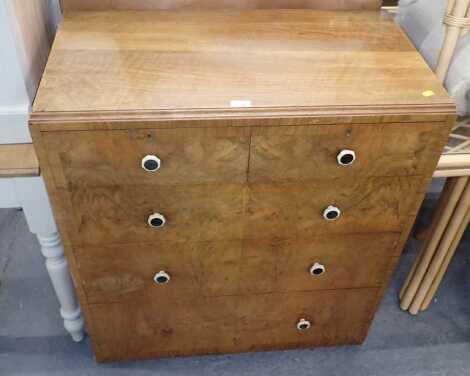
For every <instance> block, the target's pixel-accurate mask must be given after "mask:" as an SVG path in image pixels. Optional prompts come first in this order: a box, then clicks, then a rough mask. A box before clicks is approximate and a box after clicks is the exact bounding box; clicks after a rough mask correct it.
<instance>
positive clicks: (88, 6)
mask: <svg viewBox="0 0 470 376" xmlns="http://www.w3.org/2000/svg"><path fill="white" fill-rule="evenodd" d="M61 5H62V9H63V10H64V11H68V10H110V9H117V10H157V9H178V8H206V9H207V8H219V9H220V8H237V9H258V8H264V9H279V8H292V9H328V10H353V9H354V10H378V9H380V6H381V5H382V1H381V0H100V1H96V0H61Z"/></svg>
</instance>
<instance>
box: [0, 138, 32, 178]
mask: <svg viewBox="0 0 470 376" xmlns="http://www.w3.org/2000/svg"><path fill="white" fill-rule="evenodd" d="M38 175H39V162H38V158H37V156H36V152H35V151H34V146H33V144H7V145H0V177H15V176H38Z"/></svg>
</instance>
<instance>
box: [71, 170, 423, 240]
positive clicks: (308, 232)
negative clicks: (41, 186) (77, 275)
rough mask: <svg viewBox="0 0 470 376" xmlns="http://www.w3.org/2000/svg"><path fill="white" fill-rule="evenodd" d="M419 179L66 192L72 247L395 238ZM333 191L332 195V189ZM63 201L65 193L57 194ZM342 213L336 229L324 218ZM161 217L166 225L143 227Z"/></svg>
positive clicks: (79, 188)
mask: <svg viewBox="0 0 470 376" xmlns="http://www.w3.org/2000/svg"><path fill="white" fill-rule="evenodd" d="M419 182H420V178H415V177H410V178H408V177H384V178H368V179H349V180H341V181H340V180H338V181H318V182H317V181H310V182H303V183H282V184H281V183H278V184H274V183H267V184H264V183H263V184H261V183H260V184H249V185H238V184H219V185H191V186H159V187H152V186H149V185H145V186H144V185H142V186H137V185H135V186H111V187H87V186H85V185H76V186H71V187H70V201H71V204H72V208H73V209H72V210H73V212H74V219H75V226H74V228H72V229H71V230H72V236H73V241H74V242H75V243H76V244H107V243H132V242H155V241H173V242H176V241H209V240H229V239H243V238H248V239H258V238H272V237H279V238H292V237H309V236H315V235H318V234H327V233H343V234H344V233H363V232H388V231H401V229H402V222H403V221H404V220H405V219H407V218H408V216H409V215H411V214H413V213H412V212H411V211H410V207H411V205H412V204H413V203H414V201H413V200H414V197H415V195H416V190H417V189H418V188H419ZM332 187H335V188H334V189H332ZM63 193H64V195H67V193H66V192H63ZM329 205H336V206H338V207H339V208H340V209H341V210H342V215H341V217H340V218H339V219H338V220H337V221H334V222H329V221H326V220H325V219H324V218H323V210H324V209H325V208H326V207H328V206H329ZM153 213H160V214H162V215H164V216H165V218H166V220H167V223H166V224H165V226H164V227H162V228H159V229H152V228H150V227H149V226H148V225H147V219H148V216H149V215H151V214H153Z"/></svg>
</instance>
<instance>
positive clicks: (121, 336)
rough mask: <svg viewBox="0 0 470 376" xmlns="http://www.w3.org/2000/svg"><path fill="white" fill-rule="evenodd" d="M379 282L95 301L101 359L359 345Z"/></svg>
mask: <svg viewBox="0 0 470 376" xmlns="http://www.w3.org/2000/svg"><path fill="white" fill-rule="evenodd" d="M377 292H378V290H377V289H362V290H355V289H353V290H328V291H316V292H296V293H289V294H286V293H277V294H261V295H248V296H225V297H210V298H201V297H194V296H183V295H178V296H176V297H173V298H172V299H161V298H158V297H156V296H153V295H152V294H142V295H141V296H140V297H138V298H135V299H133V300H124V301H120V302H116V303H111V304H91V305H89V307H88V312H89V315H90V318H91V320H90V321H91V322H93V323H95V325H94V327H93V331H92V333H93V334H92V335H93V343H94V347H95V352H96V357H97V359H98V360H99V361H112V360H125V359H137V358H140V359H142V358H151V357H156V356H158V357H163V356H165V357H166V356H179V355H196V354H208V353H228V352H243V351H254V350H268V349H286V348H297V347H307V346H317V345H318V346H319V345H321V346H327V345H341V344H358V343H360V342H362V340H363V339H364V337H365V335H366V330H367V326H368V324H369V320H370V315H371V314H372V310H373V309H374V304H375V299H376V295H377Z"/></svg>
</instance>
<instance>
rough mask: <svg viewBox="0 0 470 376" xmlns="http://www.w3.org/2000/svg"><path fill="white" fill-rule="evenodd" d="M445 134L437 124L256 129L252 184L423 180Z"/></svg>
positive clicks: (253, 139) (253, 135)
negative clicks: (411, 177) (377, 178)
mask: <svg viewBox="0 0 470 376" xmlns="http://www.w3.org/2000/svg"><path fill="white" fill-rule="evenodd" d="M443 131H445V129H444V127H439V126H436V125H435V124H374V125H348V124H344V125H334V124H331V125H320V126H302V127H275V128H274V127H273V128H255V129H253V133H252V140H251V153H250V172H249V181H250V182H269V181H306V180H318V179H320V180H323V179H334V178H346V177H362V178H363V177H368V176H405V175H420V174H422V173H423V171H424V168H425V167H426V166H427V165H428V164H427V162H426V161H428V160H429V159H433V158H434V157H435V151H436V146H434V147H433V146H432V145H433V144H436V142H439V140H441V139H442V137H443ZM341 151H345V152H346V151H352V152H354V153H353V154H351V153H349V152H347V153H342V154H341V155H340V153H341ZM341 156H342V159H340V160H341V163H343V164H340V163H339V162H338V157H341ZM348 163H350V164H348Z"/></svg>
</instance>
